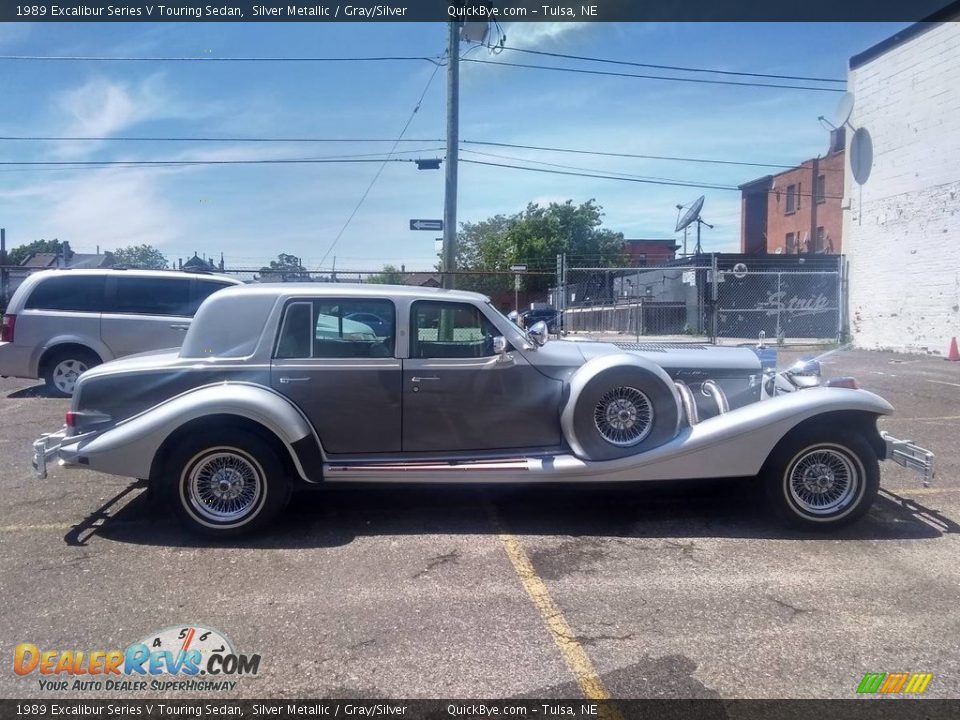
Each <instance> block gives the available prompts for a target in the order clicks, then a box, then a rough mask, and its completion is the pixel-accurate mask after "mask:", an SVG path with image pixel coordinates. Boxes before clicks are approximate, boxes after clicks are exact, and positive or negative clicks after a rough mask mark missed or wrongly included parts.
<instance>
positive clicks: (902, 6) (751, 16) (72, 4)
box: [0, 0, 960, 22]
mask: <svg viewBox="0 0 960 720" xmlns="http://www.w3.org/2000/svg"><path fill="white" fill-rule="evenodd" d="M958 12H960V3H957V2H952V3H951V2H950V1H949V0H805V1H804V2H797V3H784V2H770V0H723V1H721V2H718V0H644V1H641V0H586V1H585V2H564V1H562V0H561V2H551V1H550V0H547V1H546V2H544V0H448V1H446V2H445V1H444V0H406V1H403V0H353V1H352V2H345V3H344V2H338V1H336V0H334V1H325V0H288V1H287V2H276V1H273V2H271V0H259V1H258V2H250V1H249V0H205V1H202V2H197V1H196V0H186V1H184V0H169V2H166V0H165V2H163V3H160V2H154V1H153V0H150V1H149V2H140V1H131V2H123V0H35V1H34V2H29V1H25V2H16V1H10V0H4V1H3V2H2V3H0V22H224V21H226V22H442V21H446V20H451V19H457V20H464V21H471V20H475V21H483V20H497V21H499V22H558V21H559V22H565V21H570V22H585V21H586V22H645V21H660V22H663V21H676V22H702V21H727V22H730V21H734V22H754V21H781V22H783V21H785V22H790V21H830V22H838V21H843V22H858V21H859V22H864V21H904V22H912V21H919V20H944V19H948V18H950V17H955V16H957V14H958Z"/></svg>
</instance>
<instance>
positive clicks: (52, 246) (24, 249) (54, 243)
mask: <svg viewBox="0 0 960 720" xmlns="http://www.w3.org/2000/svg"><path fill="white" fill-rule="evenodd" d="M59 250H60V241H59V240H34V241H33V242H32V243H27V244H26V245H19V246H17V247H15V248H13V249H11V250H10V251H9V252H8V253H7V264H8V265H20V264H21V263H22V262H23V261H24V260H26V259H27V258H28V257H30V255H32V254H33V253H55V252H59Z"/></svg>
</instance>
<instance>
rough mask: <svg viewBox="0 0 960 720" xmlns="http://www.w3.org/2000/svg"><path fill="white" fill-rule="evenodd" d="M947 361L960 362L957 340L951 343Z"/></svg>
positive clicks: (954, 339)
mask: <svg viewBox="0 0 960 720" xmlns="http://www.w3.org/2000/svg"><path fill="white" fill-rule="evenodd" d="M947 360H953V361H954V362H957V361H958V360H960V350H958V349H957V338H953V339H952V340H951V341H950V352H948V353H947Z"/></svg>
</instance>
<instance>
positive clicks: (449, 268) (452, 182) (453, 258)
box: [441, 20, 460, 288]
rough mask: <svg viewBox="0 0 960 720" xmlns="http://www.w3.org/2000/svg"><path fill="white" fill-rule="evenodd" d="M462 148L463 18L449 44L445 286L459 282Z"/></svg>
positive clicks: (451, 33) (455, 23)
mask: <svg viewBox="0 0 960 720" xmlns="http://www.w3.org/2000/svg"><path fill="white" fill-rule="evenodd" d="M459 147H460V21H458V20H451V21H450V27H449V37H448V43H447V162H446V165H445V167H444V170H445V173H446V179H445V185H444V196H443V260H442V264H441V266H442V269H443V287H445V288H453V287H454V286H455V285H456V276H455V275H453V272H454V271H455V270H456V269H457V169H458V168H457V165H458V163H459V152H458V149H459Z"/></svg>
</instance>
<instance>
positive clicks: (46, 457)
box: [32, 426, 95, 480]
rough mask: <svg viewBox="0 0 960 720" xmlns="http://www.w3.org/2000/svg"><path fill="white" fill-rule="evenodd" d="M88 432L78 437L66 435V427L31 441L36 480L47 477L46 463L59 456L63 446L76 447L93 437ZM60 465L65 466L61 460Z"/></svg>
mask: <svg viewBox="0 0 960 720" xmlns="http://www.w3.org/2000/svg"><path fill="white" fill-rule="evenodd" d="M94 434H95V433H92V432H88V433H82V434H80V435H69V436H68V435H67V428H66V426H64V427H62V428H60V430H58V431H57V432H53V433H43V434H42V435H41V436H40V437H39V438H37V439H36V440H34V441H33V463H32V464H33V470H34V472H35V473H36V476H37V478H39V479H40V480H44V479H45V478H46V477H47V463H48V462H49V461H50V459H51V458H53V457H55V456H59V455H60V451H61V450H62V449H63V448H64V446H65V445H70V446H73V445H76V444H77V443H79V442H80V441H81V440H83V439H85V438H88V437H90V436H91V435H94ZM60 462H61V464H62V465H66V464H68V463H65V462H64V461H63V460H62V459H61V461H60Z"/></svg>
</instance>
